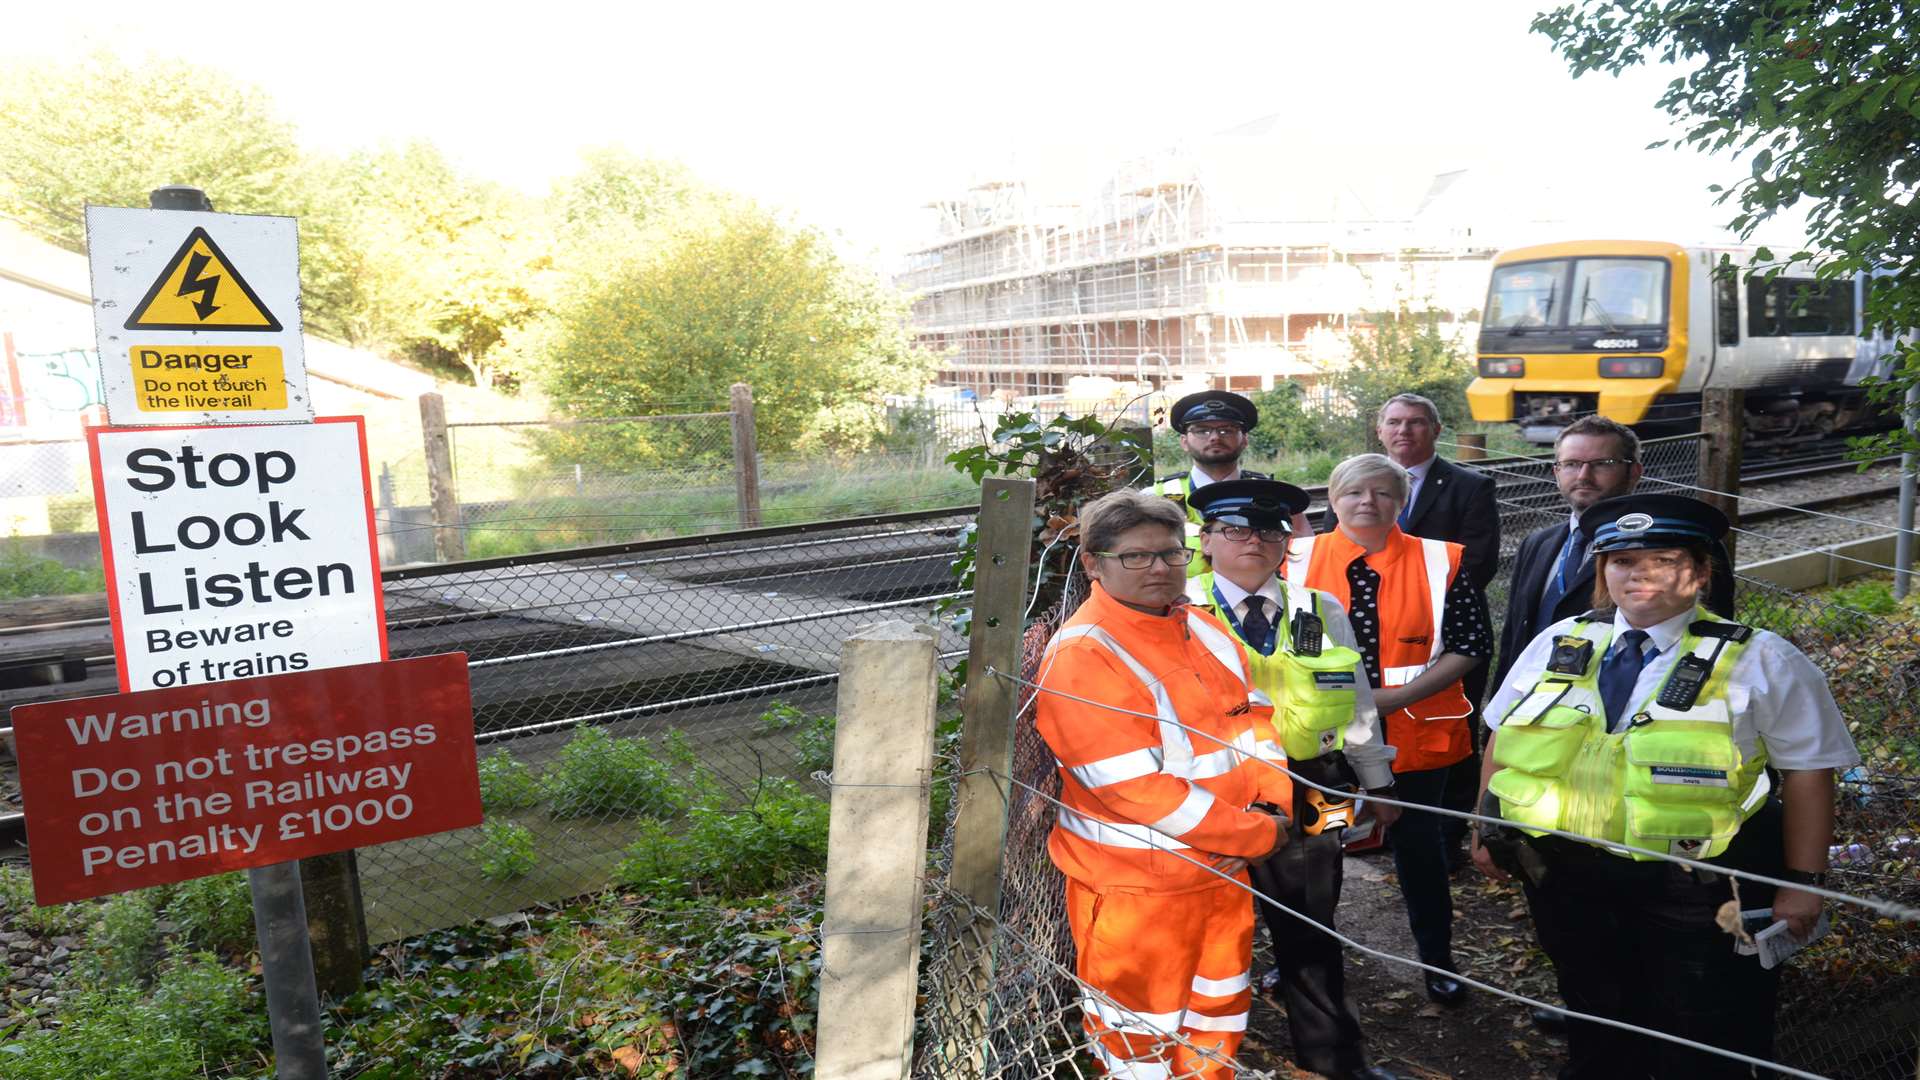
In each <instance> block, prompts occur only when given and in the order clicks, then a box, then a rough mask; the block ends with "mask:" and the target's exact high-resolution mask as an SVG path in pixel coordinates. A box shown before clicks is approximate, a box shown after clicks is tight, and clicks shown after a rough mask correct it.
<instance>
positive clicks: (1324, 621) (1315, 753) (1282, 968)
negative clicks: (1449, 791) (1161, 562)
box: [1187, 478, 1398, 1080]
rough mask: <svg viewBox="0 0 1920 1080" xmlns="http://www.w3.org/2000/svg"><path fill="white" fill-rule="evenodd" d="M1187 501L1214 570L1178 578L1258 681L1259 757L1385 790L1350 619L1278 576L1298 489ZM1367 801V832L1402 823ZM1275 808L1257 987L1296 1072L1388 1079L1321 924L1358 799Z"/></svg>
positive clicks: (1393, 811) (1387, 753) (1336, 892)
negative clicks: (1269, 713) (1279, 1008)
mask: <svg viewBox="0 0 1920 1080" xmlns="http://www.w3.org/2000/svg"><path fill="white" fill-rule="evenodd" d="M1189 506H1190V508H1191V509H1192V510H1193V511H1194V512H1196V513H1198V514H1199V515H1200V517H1201V519H1202V521H1203V523H1204V524H1203V525H1202V535H1201V545H1202V550H1203V552H1204V553H1205V554H1206V556H1207V560H1208V566H1209V569H1208V570H1207V572H1205V573H1202V574H1201V575H1199V576H1198V577H1190V578H1188V579H1187V598H1188V601H1189V602H1190V603H1192V604H1193V605H1195V606H1197V607H1201V608H1204V609H1206V610H1207V611H1208V612H1209V613H1211V614H1213V615H1215V616H1217V617H1218V618H1219V619H1220V621H1222V622H1224V623H1226V624H1227V628H1228V629H1229V630H1231V631H1232V632H1233V635H1234V636H1235V637H1236V638H1237V639H1238V640H1239V641H1240V643H1241V644H1242V645H1244V646H1245V647H1246V650H1247V661H1248V666H1249V668H1250V670H1251V673H1252V679H1253V684H1254V686H1255V687H1256V688H1257V689H1258V690H1260V691H1261V692H1263V693H1264V694H1265V695H1266V696H1267V697H1268V699H1270V700H1271V702H1272V704H1273V708H1274V713H1273V718H1274V728H1275V730H1276V732H1277V733H1278V734H1279V736H1280V745H1279V746H1278V747H1272V746H1270V745H1269V744H1262V745H1261V747H1260V756H1261V757H1262V758H1263V759H1267V760H1270V761H1272V762H1273V763H1274V764H1276V765H1285V766H1286V767H1287V768H1288V769H1290V770H1292V771H1294V772H1296V773H1298V774H1299V775H1301V776H1303V777H1305V778H1307V779H1308V780H1311V781H1313V782H1314V783H1317V784H1322V785H1325V786H1327V787H1332V788H1337V789H1339V790H1341V791H1344V792H1347V793H1352V792H1353V791H1354V789H1355V788H1356V787H1358V786H1364V787H1366V788H1367V789H1368V790H1369V791H1372V792H1376V793H1379V794H1386V793H1388V792H1390V791H1391V790H1392V785H1393V756H1394V751H1393V748H1392V747H1390V746H1388V745H1386V743H1385V740H1384V739H1382V738H1381V737H1380V735H1379V734H1378V732H1379V713H1378V710H1376V709H1375V708H1374V704H1373V694H1372V691H1371V690H1370V689H1369V687H1368V683H1367V676H1366V671H1365V667H1364V663H1365V662H1364V660H1363V659H1362V657H1361V655H1360V652H1359V651H1358V647H1357V644H1356V641H1355V636H1354V633H1353V627H1352V625H1351V624H1350V623H1349V622H1348V621H1347V614H1346V612H1345V611H1344V610H1343V609H1342V608H1341V606H1340V602H1339V601H1337V600H1335V599H1334V598H1333V597H1331V596H1328V595H1327V594H1325V593H1322V592H1319V591H1317V590H1314V589H1309V588H1307V587H1306V586H1304V585H1300V584H1297V583H1294V582H1287V581H1282V580H1281V579H1280V578H1279V576H1278V574H1277V571H1278V570H1279V568H1280V564H1281V563H1282V562H1283V561H1284V560H1285V559H1286V554H1287V539H1288V537H1289V536H1290V535H1291V534H1292V527H1291V522H1292V520H1293V518H1294V515H1296V514H1299V513H1302V512H1304V511H1305V510H1306V508H1307V493H1306V492H1305V491H1302V490H1301V489H1299V488H1297V487H1295V486H1293V485H1292V484H1286V483H1281V482H1280V481H1278V480H1253V479H1245V478H1242V479H1239V480H1223V481H1220V482H1218V483H1213V484H1208V485H1206V486H1204V487H1202V488H1200V489H1199V490H1197V491H1195V492H1194V493H1193V497H1192V501H1191V503H1190V504H1189ZM1369 805H1370V806H1371V807H1372V811H1371V812H1372V813H1373V814H1374V815H1375V816H1376V817H1377V818H1378V820H1377V821H1376V822H1375V825H1376V827H1384V826H1386V825H1389V824H1391V823H1392V821H1393V819H1394V818H1395V817H1396V816H1397V815H1398V809H1397V808H1394V807H1382V806H1379V805H1378V804H1369ZM1279 809H1281V810H1282V811H1284V812H1285V814H1286V815H1287V817H1288V819H1289V820H1288V825H1287V828H1288V832H1289V834H1290V836H1291V841H1290V842H1289V843H1288V844H1287V845H1286V846H1285V847H1283V848H1282V849H1280V851H1278V852H1277V853H1275V855H1274V856H1273V857H1272V858H1270V859H1267V860H1266V861H1265V862H1262V863H1258V864H1255V865H1253V866H1251V867H1249V869H1248V873H1249V874H1250V875H1251V876H1252V880H1253V884H1254V887H1255V888H1256V889H1258V890H1259V892H1260V894H1261V895H1263V896H1265V897H1268V898H1270V899H1271V900H1272V901H1273V902H1274V903H1264V902H1263V903H1261V904H1260V905H1259V907H1260V913H1261V915H1262V916H1263V917H1264V919H1265V921H1266V924H1267V932H1268V934H1269V936H1270V937H1271V938H1272V941H1273V960H1274V968H1273V969H1272V970H1271V971H1269V972H1267V973H1266V974H1265V975H1264V976H1263V977H1262V978H1261V980H1260V986H1261V988H1262V989H1263V990H1268V991H1274V992H1277V993H1278V994H1279V995H1280V997H1281V998H1282V999H1283V1000H1284V1001H1285V1003H1286V1006H1287V1025H1288V1027H1289V1029H1290V1030H1291V1034H1292V1041H1293V1048H1294V1057H1295V1059H1296V1060H1297V1061H1298V1062H1299V1064H1300V1065H1301V1066H1302V1067H1304V1068H1308V1069H1312V1070H1313V1071H1315V1072H1318V1073H1321V1074H1323V1075H1325V1076H1328V1077H1331V1078H1333V1080H1394V1076H1393V1074H1392V1073H1390V1072H1388V1071H1386V1070H1385V1069H1383V1068H1381V1067H1380V1066H1378V1065H1373V1064H1370V1063H1369V1062H1368V1061H1367V1055H1366V1049H1365V1046H1364V1045H1363V1042H1362V1036H1361V1031H1360V1017H1359V1014H1358V1013H1357V1012H1356V1011H1355V1009H1354V1005H1353V1002H1352V1001H1351V1000H1350V999H1349V998H1348V996H1347V990H1346V967H1345V960H1344V957H1343V954H1342V952H1341V947H1340V943H1339V942H1338V941H1336V940H1335V939H1334V938H1333V937H1332V936H1331V935H1329V934H1328V933H1327V931H1326V930H1325V929H1322V927H1325V928H1329V929H1330V928H1331V927H1332V926H1333V925H1334V909H1335V907H1336V906H1337V905H1338V904H1339V902H1340V878H1341V842H1342V841H1343V840H1344V838H1345V828H1346V826H1347V825H1349V824H1352V823H1353V822H1354V814H1355V803H1354V800H1353V798H1352V796H1351V794H1347V795H1344V796H1341V795H1329V794H1327V793H1325V792H1321V791H1318V790H1316V789H1310V788H1308V787H1307V786H1305V785H1302V784H1296V785H1294V788H1293V803H1292V805H1290V806H1285V807H1280V808H1279ZM1275 904H1279V905H1283V906H1285V907H1286V908H1289V909H1291V911H1292V912H1293V913H1297V914H1290V913H1289V912H1287V911H1282V910H1280V908H1279V907H1276V906H1274V905H1275ZM1301 916H1304V917H1305V918H1307V919H1311V920H1313V923H1308V922H1304V921H1302V918H1301ZM1314 923H1317V924H1319V925H1314Z"/></svg>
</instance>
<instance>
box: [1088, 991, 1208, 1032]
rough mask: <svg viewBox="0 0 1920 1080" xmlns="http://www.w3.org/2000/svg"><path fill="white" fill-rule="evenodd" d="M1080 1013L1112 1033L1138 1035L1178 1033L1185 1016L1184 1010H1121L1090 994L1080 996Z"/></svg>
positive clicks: (1185, 1011)
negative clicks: (1159, 1011) (1154, 1011)
mask: <svg viewBox="0 0 1920 1080" xmlns="http://www.w3.org/2000/svg"><path fill="white" fill-rule="evenodd" d="M1080 1011H1081V1012H1083V1013H1086V1014H1087V1015H1088V1016H1091V1017H1093V1018H1094V1019H1096V1020H1098V1021H1100V1022H1101V1023H1102V1024H1104V1025H1106V1026H1107V1027H1108V1028H1111V1029H1112V1030H1114V1031H1124V1032H1132V1033H1135V1034H1140V1035H1155V1034H1171V1033H1173V1032H1175V1031H1178V1030H1180V1020H1181V1018H1182V1017H1184V1016H1186V1014H1187V1010H1185V1009H1179V1010H1176V1011H1174V1012H1164V1013H1150V1012H1139V1011H1137V1010H1134V1009H1123V1008H1120V1007H1119V1006H1117V1005H1109V1004H1107V1003H1106V1002H1104V1001H1101V1000H1100V999H1099V998H1096V997H1094V996H1093V995H1092V994H1083V995H1081V997H1080Z"/></svg>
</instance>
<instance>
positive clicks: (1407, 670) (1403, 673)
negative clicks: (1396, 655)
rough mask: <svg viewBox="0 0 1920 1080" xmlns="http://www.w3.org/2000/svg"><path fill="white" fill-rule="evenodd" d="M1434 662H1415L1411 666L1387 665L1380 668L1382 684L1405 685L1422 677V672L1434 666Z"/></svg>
mask: <svg viewBox="0 0 1920 1080" xmlns="http://www.w3.org/2000/svg"><path fill="white" fill-rule="evenodd" d="M1432 666H1433V664H1432V663H1425V664H1414V665H1412V666H1411V667H1385V668H1381V669H1380V685H1381V686H1405V685H1407V684H1408V683H1410V682H1412V681H1413V680H1415V679H1417V678H1419V677H1420V673H1421V672H1424V671H1426V670H1427V669H1428V668H1430V667H1432Z"/></svg>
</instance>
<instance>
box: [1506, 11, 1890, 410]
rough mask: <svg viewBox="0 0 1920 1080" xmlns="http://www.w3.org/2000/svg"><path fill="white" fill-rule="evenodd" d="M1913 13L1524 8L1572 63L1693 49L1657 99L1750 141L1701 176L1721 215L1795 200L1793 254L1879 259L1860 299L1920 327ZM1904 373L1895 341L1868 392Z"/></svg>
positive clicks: (1689, 125)
mask: <svg viewBox="0 0 1920 1080" xmlns="http://www.w3.org/2000/svg"><path fill="white" fill-rule="evenodd" d="M1917 26H1920V5H1916V4H1914V3H1911V2H1908V0H1580V2H1578V3H1574V4H1569V5H1566V6H1563V7H1560V8H1556V9H1555V10H1553V11H1549V12H1546V13H1544V14H1541V15H1540V16H1538V17H1537V18H1535V19H1534V22H1533V28H1534V29H1535V30H1536V31H1538V32H1539V33H1542V34H1544V35H1546V36H1547V37H1548V38H1550V39H1551V40H1552V41H1553V43H1554V48H1555V49H1556V50H1557V51H1558V52H1559V53H1560V54H1561V55H1562V56H1564V57H1565V58H1566V60H1567V62H1568V64H1569V65H1570V66H1571V67H1572V70H1573V73H1574V75H1575V76H1579V75H1582V74H1585V73H1587V72H1590V71H1606V72H1611V73H1615V74H1617V73H1619V72H1621V71H1624V70H1625V69H1627V68H1629V67H1632V66H1634V65H1637V64H1643V63H1648V62H1651V61H1656V60H1657V61H1659V62H1663V63H1684V64H1689V65H1691V70H1689V71H1688V73H1687V74H1685V75H1682V76H1680V77H1678V78H1676V79H1674V80H1673V81H1672V82H1670V83H1668V84H1667V89H1666V92H1665V93H1663V94H1662V95H1661V97H1660V99H1659V102H1658V106H1659V108H1661V109H1662V110H1664V111H1665V112H1666V113H1667V114H1668V115H1670V116H1672V117H1673V118H1674V119H1675V120H1676V121H1678V122H1679V124H1680V125H1681V127H1682V129H1683V133H1682V135H1681V136H1680V137H1679V139H1678V142H1679V143H1680V144H1682V145H1687V146H1692V147H1694V148H1695V149H1699V150H1706V151H1729V150H1730V151H1733V152H1735V153H1736V154H1740V155H1746V156H1747V157H1748V159H1749V169H1748V172H1747V174H1746V175H1744V176H1741V177H1739V178H1738V179H1737V180H1735V181H1733V182H1732V183H1731V184H1729V185H1725V186H1721V185H1715V187H1714V190H1717V191H1719V192H1720V199H1721V201H1722V202H1726V201H1729V200H1731V201H1733V203H1734V204H1735V205H1737V206H1738V208H1739V211H1738V213H1736V214H1735V215H1734V216H1733V218H1732V219H1731V221H1730V222H1729V223H1728V226H1729V228H1731V229H1732V230H1733V231H1734V232H1736V233H1738V234H1739V235H1740V236H1742V237H1751V236H1752V235H1753V234H1754V232H1755V230H1756V229H1758V228H1759V227H1760V226H1762V225H1764V224H1765V223H1766V222H1768V221H1770V220H1772V219H1773V218H1774V217H1775V216H1776V215H1777V214H1779V213H1780V212H1782V211H1784V210H1786V209H1788V208H1790V207H1793V206H1795V205H1796V204H1801V203H1802V202H1803V200H1804V205H1805V207H1806V209H1807V231H1808V234H1809V237H1810V240H1811V243H1810V245H1809V246H1810V248H1811V249H1812V250H1810V251H1806V252H1798V253H1795V255H1794V256H1793V257H1795V258H1801V257H1804V258H1809V259H1812V260H1814V261H1816V262H1817V263H1818V264H1819V267H1820V270H1819V272H1820V273H1821V274H1822V275H1826V276H1837V275H1849V274H1853V273H1858V272H1862V271H1871V270H1874V269H1876V268H1878V269H1880V270H1883V271H1891V273H1890V275H1889V276H1888V277H1886V278H1885V279H1883V280H1882V281H1880V282H1878V283H1877V287H1876V288H1875V289H1874V290H1873V291H1872V293H1871V294H1870V298H1869V301H1868V305H1867V312H1866V317H1867V319H1868V321H1869V323H1870V324H1872V325H1875V326H1878V327H1881V328H1883V329H1889V330H1891V329H1894V328H1901V327H1920V264H1917V263H1916V255H1917V254H1920V205H1916V202H1915V199H1914V195H1915V194H1916V189H1917V188H1920V152H1916V151H1917V150H1920V55H1917V54H1916V52H1915V45H1916V42H1915V32H1914V31H1915V28H1916V27H1917ZM1665 141H1666V140H1663V141H1662V142H1661V143H1655V144H1654V145H1655V146H1659V145H1663V143H1664V142H1665ZM1757 255H1758V258H1757V260H1756V262H1757V263H1759V264H1767V263H1771V262H1773V261H1774V260H1775V254H1774V253H1773V252H1771V251H1768V250H1766V249H1764V248H1762V249H1760V250H1759V252H1758V253H1757ZM1915 383H1920V347H1916V346H1915V345H1914V344H1913V343H1908V344H1907V345H1905V346H1903V347H1902V348H1901V350H1900V355H1899V359H1898V368H1897V372H1896V374H1895V376H1894V378H1893V379H1892V381H1891V382H1890V383H1887V384H1885V385H1884V386H1883V387H1882V388H1881V392H1882V394H1883V395H1890V394H1892V393H1893V392H1894V391H1896V390H1898V389H1900V388H1902V387H1904V386H1908V385H1913V384H1915ZM1890 438H1894V439H1897V438H1898V436H1894V437H1890Z"/></svg>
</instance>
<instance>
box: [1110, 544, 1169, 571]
mask: <svg viewBox="0 0 1920 1080" xmlns="http://www.w3.org/2000/svg"><path fill="white" fill-rule="evenodd" d="M1093 554H1094V557H1095V558H1100V559H1119V560H1120V565H1121V566H1124V567H1126V568H1127V569H1129V570H1145V569H1146V568H1147V567H1149V566H1152V565H1153V560H1155V559H1159V560H1160V561H1161V562H1163V563H1166V564H1167V565H1168V566H1185V565H1187V564H1188V563H1190V562H1192V561H1193V555H1194V552H1193V549H1192V548H1183V547H1177V548H1168V549H1167V550H1165V551H1096V552H1094V553H1093Z"/></svg>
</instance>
